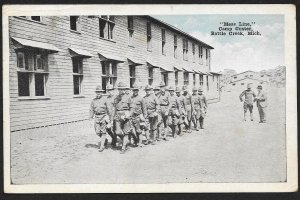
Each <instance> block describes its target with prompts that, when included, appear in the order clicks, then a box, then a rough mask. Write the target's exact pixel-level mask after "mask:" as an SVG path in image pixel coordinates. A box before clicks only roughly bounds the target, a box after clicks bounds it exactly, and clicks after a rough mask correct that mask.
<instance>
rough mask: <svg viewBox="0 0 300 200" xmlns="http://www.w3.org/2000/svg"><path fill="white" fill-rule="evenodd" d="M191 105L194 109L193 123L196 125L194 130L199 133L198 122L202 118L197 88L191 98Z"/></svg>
mask: <svg viewBox="0 0 300 200" xmlns="http://www.w3.org/2000/svg"><path fill="white" fill-rule="evenodd" d="M191 104H192V108H193V113H192V121H193V123H194V129H196V131H199V128H198V120H199V118H200V98H199V95H198V94H197V88H195V87H194V88H193V94H192V96H191Z"/></svg>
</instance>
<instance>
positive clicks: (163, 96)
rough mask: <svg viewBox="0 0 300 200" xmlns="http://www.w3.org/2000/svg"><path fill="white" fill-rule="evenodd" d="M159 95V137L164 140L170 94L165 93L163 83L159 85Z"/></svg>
mask: <svg viewBox="0 0 300 200" xmlns="http://www.w3.org/2000/svg"><path fill="white" fill-rule="evenodd" d="M159 86H160V95H159V96H158V101H159V104H160V108H161V118H162V124H161V133H160V134H161V137H162V138H163V139H164V140H166V136H167V133H168V116H169V105H170V102H169V98H170V94H169V93H167V92H166V86H165V83H164V82H161V83H160V85H159Z"/></svg>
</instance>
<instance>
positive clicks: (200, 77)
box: [199, 75, 203, 86]
mask: <svg viewBox="0 0 300 200" xmlns="http://www.w3.org/2000/svg"><path fill="white" fill-rule="evenodd" d="M199 83H200V86H203V75H199Z"/></svg>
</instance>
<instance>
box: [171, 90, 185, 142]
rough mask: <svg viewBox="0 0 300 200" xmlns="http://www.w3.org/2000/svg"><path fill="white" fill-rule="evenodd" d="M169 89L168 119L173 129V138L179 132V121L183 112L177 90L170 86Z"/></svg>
mask: <svg viewBox="0 0 300 200" xmlns="http://www.w3.org/2000/svg"><path fill="white" fill-rule="evenodd" d="M168 90H169V93H170V97H169V107H168V111H169V115H168V116H169V117H168V120H169V126H170V128H171V130H172V136H173V138H176V136H177V134H178V133H179V131H178V123H179V117H180V115H181V114H182V110H181V106H180V103H179V101H178V98H176V96H175V95H174V91H175V90H174V88H173V87H172V86H170V87H169V89H168Z"/></svg>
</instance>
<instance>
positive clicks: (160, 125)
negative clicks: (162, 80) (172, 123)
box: [154, 86, 166, 140]
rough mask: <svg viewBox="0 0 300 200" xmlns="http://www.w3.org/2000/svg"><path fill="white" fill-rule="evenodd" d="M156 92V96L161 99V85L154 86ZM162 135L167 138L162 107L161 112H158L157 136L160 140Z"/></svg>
mask: <svg viewBox="0 0 300 200" xmlns="http://www.w3.org/2000/svg"><path fill="white" fill-rule="evenodd" d="M155 91H158V92H157V93H156V92H155ZM154 94H155V96H156V98H157V99H158V101H159V96H160V87H159V86H156V87H155V88H154ZM161 137H162V138H163V139H166V138H165V134H164V124H163V121H162V112H161V109H160V112H159V113H158V116H157V136H156V140H160V138H161Z"/></svg>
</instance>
